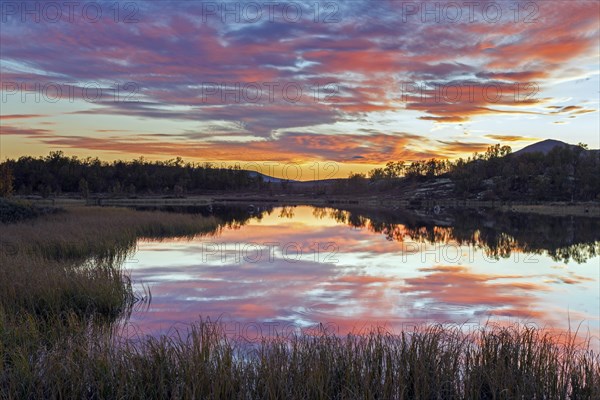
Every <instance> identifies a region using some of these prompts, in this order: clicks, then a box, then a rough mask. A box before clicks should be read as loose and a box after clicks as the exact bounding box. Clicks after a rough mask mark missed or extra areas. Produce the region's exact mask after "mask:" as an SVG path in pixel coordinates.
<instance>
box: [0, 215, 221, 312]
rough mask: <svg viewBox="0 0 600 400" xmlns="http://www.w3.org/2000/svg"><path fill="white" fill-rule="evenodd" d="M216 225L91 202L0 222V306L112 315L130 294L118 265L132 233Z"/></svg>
mask: <svg viewBox="0 0 600 400" xmlns="http://www.w3.org/2000/svg"><path fill="white" fill-rule="evenodd" d="M216 228H217V221H216V220H213V219H207V218H203V217H199V216H190V215H181V214H173V213H162V212H142V211H133V210H128V209H117V208H91V207H90V208H86V207H76V208H70V209H67V210H66V212H63V213H60V214H55V215H47V216H43V217H40V218H38V219H35V220H31V221H27V222H21V223H18V224H1V225H0V229H1V230H2V243H1V244H2V247H1V249H0V250H1V251H0V262H1V264H2V267H1V268H0V309H3V310H4V311H5V312H7V313H9V314H16V313H19V312H26V313H31V314H32V315H37V316H42V317H50V318H51V317H52V316H54V315H58V314H61V313H64V312H67V313H69V312H75V313H78V314H80V315H89V314H90V313H96V314H102V315H106V316H110V317H116V316H117V315H119V314H120V313H121V312H122V311H123V310H125V309H126V308H127V307H128V305H130V303H131V302H132V301H133V293H132V292H131V285H130V284H129V281H128V278H127V277H126V276H124V275H123V273H122V271H121V269H120V267H119V266H120V262H121V261H122V260H124V259H125V258H126V257H127V255H128V253H129V252H131V251H133V250H135V244H136V241H137V240H138V239H140V238H155V239H157V238H163V237H170V236H186V235H187V236H193V235H195V234H198V233H206V232H209V231H212V230H214V229H216Z"/></svg>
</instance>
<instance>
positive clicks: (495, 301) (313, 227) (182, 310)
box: [125, 206, 600, 339]
mask: <svg viewBox="0 0 600 400" xmlns="http://www.w3.org/2000/svg"><path fill="white" fill-rule="evenodd" d="M238 211H239V210H238ZM245 211H246V210H245ZM248 211H250V212H251V214H252V215H247V214H248V213H246V212H242V213H241V215H238V214H236V212H235V210H233V211H232V210H230V209H221V210H220V212H221V213H222V214H223V215H224V217H223V218H224V220H226V221H228V222H229V223H228V224H226V225H225V226H224V227H223V228H222V229H221V230H220V232H218V233H216V234H214V235H210V236H202V237H196V238H194V239H191V240H190V239H171V240H163V241H141V242H139V243H138V249H137V251H136V253H135V254H134V255H133V256H131V257H130V258H129V259H128V260H127V262H126V264H125V268H126V269H127V270H128V271H129V272H130V274H131V278H132V280H133V282H134V283H135V284H136V285H138V288H139V285H142V284H144V285H147V286H148V287H149V289H150V291H151V294H152V301H151V303H150V304H149V306H148V307H147V309H143V310H142V309H140V310H136V311H134V312H133V314H132V316H131V319H130V322H131V323H132V324H133V325H134V326H136V327H137V328H138V329H139V331H141V332H142V333H144V334H159V333H165V332H167V331H168V330H169V329H170V328H172V327H173V326H180V327H181V326H184V325H185V324H187V323H190V322H193V321H197V320H198V319H199V318H200V317H203V318H206V317H210V318H211V319H213V320H214V319H217V318H219V317H220V318H221V321H222V322H223V323H224V324H225V326H226V329H227V330H228V331H229V332H230V333H231V334H233V335H239V336H242V337H245V338H248V339H252V338H253V337H256V336H257V335H258V334H262V335H268V334H273V333H281V332H283V333H289V332H291V331H298V330H300V329H308V328H311V327H315V325H316V324H323V325H325V326H326V327H327V328H328V329H329V330H335V331H336V332H340V333H346V332H348V331H352V330H354V331H356V330H361V329H368V328H369V327H371V326H373V325H380V326H381V325H385V326H387V327H389V328H390V329H394V330H400V329H402V328H404V329H406V328H407V327H410V326H412V325H415V324H422V323H431V322H438V323H456V324H467V325H470V324H472V325H477V324H485V323H486V322H488V321H493V322H496V321H503V322H522V323H523V322H526V323H532V324H537V325H539V326H543V327H552V328H557V329H567V328H569V326H570V327H571V328H572V329H576V328H577V327H578V325H579V324H580V323H583V324H582V328H581V329H583V330H584V332H586V333H587V331H588V329H589V332H590V333H591V334H592V335H594V336H598V333H599V327H600V315H599V313H600V296H599V295H600V290H599V280H598V278H599V275H600V256H599V255H598V253H599V251H598V249H599V248H600V247H599V244H600V242H599V238H598V237H596V236H597V235H598V234H600V230H599V229H598V226H599V225H598V222H597V221H594V220H574V219H572V218H571V219H568V218H567V219H565V218H563V219H549V218H547V217H546V218H544V217H534V216H523V215H512V216H490V215H481V214H479V215H466V214H464V215H453V216H449V215H444V213H443V212H442V213H439V210H436V211H438V214H431V215H420V216H419V215H412V216H411V215H398V214H397V213H396V214H389V213H388V214H386V213H384V212H377V213H375V212H369V211H364V210H363V211H360V210H339V209H331V208H315V207H309V206H297V207H276V208H268V209H266V210H265V209H263V210H260V209H257V208H255V207H252V208H250V209H249V210H248ZM203 212H214V213H217V214H218V212H219V211H218V210H212V209H211V210H208V211H206V210H204V211H203ZM182 324H183V325H182ZM139 331H138V333H139Z"/></svg>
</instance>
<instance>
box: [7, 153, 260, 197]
mask: <svg viewBox="0 0 600 400" xmlns="http://www.w3.org/2000/svg"><path fill="white" fill-rule="evenodd" d="M261 184H262V176H260V175H259V174H251V173H249V172H248V171H244V170H241V169H240V168H239V167H231V168H217V167H215V166H214V165H212V164H208V163H205V164H198V163H185V162H184V161H183V160H182V159H181V158H176V159H172V160H167V161H154V162H149V161H146V160H144V159H143V158H140V159H138V160H134V161H130V162H126V161H114V162H112V163H107V162H102V161H100V160H99V159H98V158H86V159H79V158H77V157H67V156H65V155H64V154H63V153H62V152H61V151H56V152H51V153H50V154H49V155H48V156H46V157H38V158H34V157H20V158H19V159H17V160H14V159H9V160H6V161H4V162H3V163H2V164H0V189H2V195H6V194H10V191H11V189H12V188H14V189H15V191H16V193H18V194H21V195H29V194H33V193H37V194H40V195H42V196H44V197H48V196H50V195H51V194H60V193H79V194H80V195H81V196H82V197H87V196H89V195H90V194H93V193H110V194H113V195H129V196H131V195H134V194H161V195H164V194H168V195H173V196H182V195H183V194H185V193H198V192H202V191H205V190H239V189H249V188H256V187H259V186H260V185H261Z"/></svg>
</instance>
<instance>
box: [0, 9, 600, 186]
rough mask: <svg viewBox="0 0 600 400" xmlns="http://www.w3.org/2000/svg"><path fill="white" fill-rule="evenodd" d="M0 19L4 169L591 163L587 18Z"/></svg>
mask: <svg viewBox="0 0 600 400" xmlns="http://www.w3.org/2000/svg"><path fill="white" fill-rule="evenodd" d="M0 4H1V25H0V27H1V35H0V53H1V54H0V55H1V62H0V71H1V77H0V83H1V85H0V92H1V95H2V99H1V104H0V105H1V112H0V123H1V130H0V133H1V135H0V145H1V148H0V153H1V154H0V158H1V159H6V158H17V157H20V156H24V155H31V156H42V155H46V154H48V153H49V152H50V151H56V150H62V151H64V152H65V154H67V155H75V156H78V157H82V158H85V157H99V158H100V159H102V160H107V161H110V160H115V159H125V160H131V159H137V158H139V157H140V156H144V158H146V159H150V160H164V159H171V158H175V157H182V158H183V159H184V160H186V161H194V162H213V163H217V164H219V163H220V164H223V165H232V164H235V163H237V164H239V165H240V166H242V167H246V168H249V169H255V170H260V171H261V172H263V173H269V174H271V175H275V176H283V175H284V174H285V173H286V171H288V172H289V171H290V170H291V169H293V170H294V171H300V172H294V174H295V175H294V177H295V178H297V179H300V180H307V179H314V178H317V177H318V178H329V177H340V176H346V175H347V174H348V173H349V172H350V171H354V172H365V171H367V170H369V169H371V168H373V167H375V166H378V165H382V164H385V162H387V161H399V160H403V161H412V160H417V159H424V158H432V157H436V158H448V159H456V158H458V157H465V156H469V155H471V154H472V153H473V152H476V151H479V152H481V151H485V149H486V148H487V147H488V146H490V145H492V144H496V143H502V144H507V145H510V146H511V147H512V148H513V150H518V149H519V148H522V147H524V146H526V145H528V144H531V143H534V142H536V141H539V140H543V139H548V138H552V139H558V140H562V141H565V142H569V143H579V142H583V143H587V144H588V145H589V146H590V148H598V147H600V126H599V118H598V109H599V96H600V79H599V78H600V77H599V68H600V54H599V48H600V2H598V1H535V2H529V1H523V2H514V1H494V2H487V1H477V2H475V1H465V2H463V1H459V2H444V1H438V2H405V1H389V0H377V1H373V0H370V1H367V0H349V1H320V2H317V1H314V0H310V1H278V2H275V1H274V2H268V1H264V2H263V1H255V2H251V1H237V2H234V1H232V2H210V1H167V0H161V1H143V2H142V1H123V2H115V1H113V0H111V1H79V2H68V1H65V2H63V1H57V2H52V1H49V2H35V1H28V2H21V1H3V2H1V3H0ZM292 167H293V168H292ZM298 173H300V175H298Z"/></svg>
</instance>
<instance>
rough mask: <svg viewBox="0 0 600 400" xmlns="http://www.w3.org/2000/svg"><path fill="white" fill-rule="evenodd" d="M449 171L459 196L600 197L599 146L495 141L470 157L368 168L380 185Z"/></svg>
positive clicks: (404, 182)
mask: <svg viewBox="0 0 600 400" xmlns="http://www.w3.org/2000/svg"><path fill="white" fill-rule="evenodd" d="M440 177H445V178H449V179H450V180H451V181H452V182H453V184H454V194H455V196H456V197H459V198H478V199H484V200H493V199H501V200H560V201H590V200H600V152H599V151H597V150H587V146H586V145H584V144H579V145H578V146H564V147H561V146H557V147H555V148H554V149H552V150H551V151H549V152H548V153H546V154H544V153H541V152H538V153H525V154H511V148H510V147H509V146H502V145H500V144H496V145H494V146H491V147H489V148H488V149H487V151H486V152H485V153H475V154H474V155H473V156H472V157H468V158H467V159H463V158H460V159H458V160H456V161H449V160H436V159H431V160H419V161H414V162H411V163H403V162H401V161H400V162H388V163H387V164H386V166H385V168H375V169H373V170H371V171H370V172H369V179H370V183H371V185H375V187H376V188H378V189H379V190H380V191H386V190H390V189H393V188H395V187H398V186H399V185H401V186H403V187H404V188H407V187H410V186H407V184H408V185H410V183H411V182H413V183H418V182H427V181H429V180H432V179H436V178H440Z"/></svg>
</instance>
